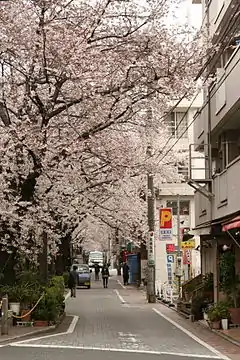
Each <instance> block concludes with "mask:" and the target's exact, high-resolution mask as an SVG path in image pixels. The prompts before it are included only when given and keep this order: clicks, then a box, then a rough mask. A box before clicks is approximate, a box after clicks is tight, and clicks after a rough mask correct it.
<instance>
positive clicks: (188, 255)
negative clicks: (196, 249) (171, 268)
mask: <svg viewBox="0 0 240 360" xmlns="http://www.w3.org/2000/svg"><path fill="white" fill-rule="evenodd" d="M191 264H192V251H191V250H190V249H183V265H191Z"/></svg>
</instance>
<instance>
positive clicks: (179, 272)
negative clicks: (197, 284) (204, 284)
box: [176, 194, 182, 300]
mask: <svg viewBox="0 0 240 360" xmlns="http://www.w3.org/2000/svg"><path fill="white" fill-rule="evenodd" d="M180 227H181V223H180V196H179V194H178V195H177V244H178V251H177V269H176V275H177V278H178V300H180V298H181V277H182V252H181V235H180V232H181V229H180Z"/></svg>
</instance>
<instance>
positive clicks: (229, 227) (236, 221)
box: [222, 216, 240, 232]
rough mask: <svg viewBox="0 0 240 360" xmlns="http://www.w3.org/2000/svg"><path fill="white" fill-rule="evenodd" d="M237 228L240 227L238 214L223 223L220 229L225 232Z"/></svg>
mask: <svg viewBox="0 0 240 360" xmlns="http://www.w3.org/2000/svg"><path fill="white" fill-rule="evenodd" d="M237 228H240V216H237V217H235V218H234V219H232V220H231V221H228V222H227V223H225V224H223V226H222V231H224V232H226V231H229V230H232V229H237Z"/></svg>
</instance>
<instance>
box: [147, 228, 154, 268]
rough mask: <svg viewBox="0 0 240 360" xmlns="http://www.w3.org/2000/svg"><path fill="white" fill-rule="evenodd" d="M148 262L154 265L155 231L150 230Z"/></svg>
mask: <svg viewBox="0 0 240 360" xmlns="http://www.w3.org/2000/svg"><path fill="white" fill-rule="evenodd" d="M148 263H149V265H154V263H155V261H154V232H153V231H150V233H149V238H148Z"/></svg>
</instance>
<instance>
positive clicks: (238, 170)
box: [213, 156, 240, 219]
mask: <svg viewBox="0 0 240 360" xmlns="http://www.w3.org/2000/svg"><path fill="white" fill-rule="evenodd" d="M239 174H240V156H238V157H237V158H236V159H234V160H233V161H232V162H231V163H229V164H228V165H227V167H226V169H225V170H224V171H222V172H221V173H220V174H217V175H215V176H214V179H213V192H214V194H215V198H214V200H213V219H216V218H220V217H223V216H226V215H228V214H231V213H234V212H236V211H239V204H240V192H239Z"/></svg>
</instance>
